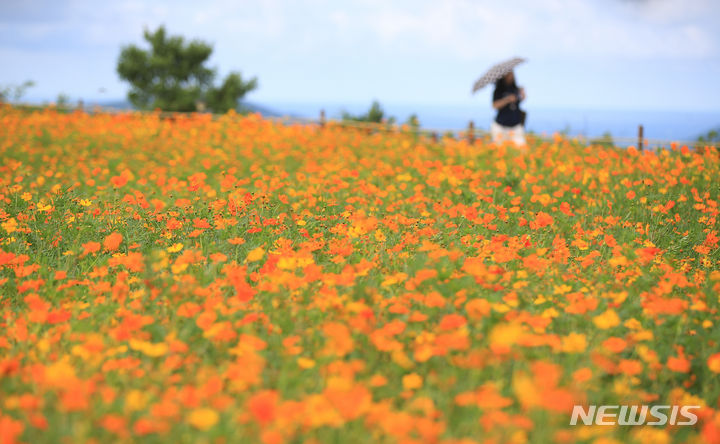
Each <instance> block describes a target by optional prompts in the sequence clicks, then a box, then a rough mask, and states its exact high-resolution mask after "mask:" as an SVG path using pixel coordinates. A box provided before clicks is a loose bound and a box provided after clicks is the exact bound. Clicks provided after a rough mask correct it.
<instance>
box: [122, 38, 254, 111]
mask: <svg viewBox="0 0 720 444" xmlns="http://www.w3.org/2000/svg"><path fill="white" fill-rule="evenodd" d="M144 36H145V40H146V41H147V42H148V43H149V44H150V49H148V50H144V49H141V48H138V47H137V46H135V45H127V46H124V47H123V48H122V51H121V52H120V58H119V60H118V64H117V72H118V75H120V78H122V79H123V80H126V81H127V82H129V83H130V85H131V89H130V91H129V92H128V99H129V100H130V102H131V103H132V104H133V105H134V106H135V107H136V108H139V109H156V108H160V109H162V110H164V111H197V110H198V108H199V107H200V108H204V107H207V109H209V110H211V111H214V112H219V113H224V112H226V111H228V110H230V109H235V108H236V107H237V105H238V101H239V100H240V99H241V98H242V97H244V96H245V94H247V93H248V92H250V91H252V90H254V89H256V88H257V79H256V78H252V79H250V80H248V81H244V80H243V79H242V76H241V75H240V73H237V72H232V73H230V74H229V75H228V76H227V77H226V78H225V81H224V82H222V84H221V85H220V86H217V87H216V86H214V85H213V83H214V80H215V77H216V75H217V73H216V70H215V69H212V68H208V67H207V66H205V64H206V62H207V60H208V58H209V57H210V54H212V46H210V45H209V44H207V43H205V42H202V41H200V40H192V41H190V42H187V43H186V42H185V39H184V38H183V37H180V36H168V35H167V33H166V31H165V28H164V27H163V26H161V27H160V28H158V29H157V30H156V31H155V32H150V31H148V30H145V32H144Z"/></svg>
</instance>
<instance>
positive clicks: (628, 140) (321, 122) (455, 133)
mask: <svg viewBox="0 0 720 444" xmlns="http://www.w3.org/2000/svg"><path fill="white" fill-rule="evenodd" d="M5 105H10V106H12V107H15V108H21V109H27V110H43V109H46V108H48V107H47V106H41V105H30V104H5ZM0 106H2V102H0ZM57 109H58V110H61V111H65V112H74V111H83V112H87V113H90V114H94V113H103V114H128V113H129V114H144V115H156V116H159V117H160V118H163V119H169V118H177V117H193V116H199V115H205V116H207V115H210V116H212V118H213V119H216V118H219V117H222V116H227V114H214V113H209V112H179V111H138V110H127V109H118V108H109V107H100V106H92V107H89V108H88V107H83V106H82V105H80V106H75V107H59V108H57ZM238 116H241V115H240V114H238ZM263 119H265V120H269V121H273V122H276V123H280V124H285V125H287V124H301V125H318V126H320V127H324V126H338V127H343V128H354V129H361V130H370V131H380V132H383V131H387V132H398V131H409V132H413V133H415V134H420V135H424V136H427V137H430V138H432V139H435V140H437V139H439V138H442V137H445V136H447V135H451V136H452V137H454V138H467V139H468V140H469V141H470V142H473V141H474V140H476V139H488V138H489V137H490V133H489V132H488V131H485V130H483V129H478V128H476V126H475V123H474V122H473V121H472V120H470V121H468V127H467V129H464V130H459V129H456V128H453V129H451V128H424V127H419V126H418V127H412V126H410V125H408V124H402V125H398V124H397V123H392V124H391V123H375V122H360V121H353V120H334V119H326V118H325V112H324V111H322V110H321V111H320V115H319V118H317V119H316V118H311V117H298V116H282V117H273V116H263ZM530 135H531V137H533V138H535V139H537V140H541V141H553V140H555V137H556V136H555V134H553V135H545V134H537V133H531V134H530ZM562 136H563V137H565V138H567V139H569V140H575V141H578V142H580V143H587V144H593V143H594V144H598V143H605V138H604V137H602V136H601V137H588V136H585V135H571V134H562ZM607 142H610V143H612V144H614V145H625V146H635V147H636V148H639V149H641V150H642V149H643V148H653V149H658V148H664V147H670V146H680V147H681V146H687V147H689V148H691V147H693V148H694V147H704V146H718V142H716V141H712V142H700V141H697V140H694V141H690V140H668V139H648V138H645V137H644V128H643V126H642V125H640V126H639V127H638V137H614V136H610V138H609V139H607Z"/></svg>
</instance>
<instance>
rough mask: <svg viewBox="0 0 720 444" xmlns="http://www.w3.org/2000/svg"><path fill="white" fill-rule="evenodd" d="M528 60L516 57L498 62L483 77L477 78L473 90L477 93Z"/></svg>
mask: <svg viewBox="0 0 720 444" xmlns="http://www.w3.org/2000/svg"><path fill="white" fill-rule="evenodd" d="M526 61H527V60H526V59H523V58H521V57H514V58H512V59H510V60H506V61H504V62H501V63H498V64H497V65H495V66H493V67H492V68H490V69H488V70H487V72H486V73H485V74H483V76H482V77H480V78H479V79H477V81H476V82H475V84H474V85H473V90H472V92H473V93H475V92H477V91H478V90H480V89H482V88H484V87H485V86H487V85H489V84H491V83H494V82H495V81H496V80H497V79H499V78H500V77H502V76H504V75H505V74H507V73H509V72H510V71H512V70H513V68H515V67H516V66H518V65H519V64H521V63H523V62H526Z"/></svg>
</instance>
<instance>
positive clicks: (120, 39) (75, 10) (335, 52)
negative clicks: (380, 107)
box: [0, 0, 720, 111]
mask: <svg viewBox="0 0 720 444" xmlns="http://www.w3.org/2000/svg"><path fill="white" fill-rule="evenodd" d="M718 17H720V1H717V0H683V1H681V0H644V1H643V0H507V1H482V0H477V1H470V0H443V1H425V0H413V1H400V0H398V1H394V0H384V1H383V0H378V1H375V0H364V1H342V0H335V1H330V0H327V1H325V0H297V1H291V0H288V1H282V0H258V1H247V2H246V1H225V0H219V1H204V2H198V1H197V0H193V1H178V0H175V1H171V0H155V1H143V0H125V1H122V0H121V1H114V2H113V1H110V2H107V3H106V4H103V3H101V2H97V1H89V0H55V1H47V0H28V1H14V2H13V1H9V0H0V60H2V65H3V67H2V69H1V70H0V86H5V85H9V84H18V83H21V82H23V81H24V80H26V79H32V80H34V81H35V82H36V84H37V85H36V86H35V87H34V88H32V89H31V90H30V91H29V92H28V97H29V98H31V99H54V98H55V97H57V95H58V94H59V93H65V94H67V95H69V96H70V97H71V98H72V99H73V100H76V99H78V98H83V99H84V100H86V101H91V100H99V99H100V100H103V99H117V98H123V97H124V96H125V93H126V91H127V85H126V84H124V83H122V82H121V81H120V80H119V78H118V77H117V75H116V73H115V66H116V62H117V57H118V54H119V52H120V47H121V45H123V44H127V43H135V44H143V41H142V32H143V29H144V28H145V27H148V28H150V29H154V28H155V27H156V26H158V25H161V24H165V25H166V27H167V29H168V31H169V32H170V33H171V34H181V35H183V36H186V37H188V38H199V39H201V40H205V41H207V42H210V43H212V44H213V45H214V48H215V51H214V53H213V57H212V59H211V65H213V66H216V67H218V68H219V72H220V74H221V75H222V74H224V73H227V72H228V71H230V70H237V71H241V72H242V74H243V75H247V76H257V77H258V79H259V84H260V87H259V89H258V90H256V91H254V92H252V93H251V94H249V95H248V96H247V99H249V100H251V101H254V102H257V103H268V104H272V103H288V102H291V103H292V102H298V103H302V102H313V103H368V104H369V102H370V101H371V100H372V99H379V100H380V101H381V102H382V103H403V104H452V105H478V104H486V103H487V102H488V101H489V97H490V94H491V91H489V90H484V91H481V92H480V93H478V94H477V95H475V96H472V95H471V94H470V89H471V86H472V84H473V82H474V81H475V79H476V78H477V77H479V76H480V75H481V74H482V72H483V71H484V70H485V69H486V68H487V67H489V66H490V65H492V64H493V63H495V62H497V61H500V60H503V59H505V58H509V57H512V56H516V55H518V56H523V57H527V58H528V59H529V61H528V63H526V64H525V65H522V66H520V67H518V68H517V70H516V77H517V79H518V83H519V84H521V85H523V86H525V88H526V90H527V93H528V100H527V102H526V106H528V107H544V108H585V109H589V108H591V109H643V110H676V111H677V110H698V111H700V110H702V111H718V110H720V82H719V81H718V79H720V27H719V26H718V25H717V19H718ZM101 88H104V90H105V92H100V90H101Z"/></svg>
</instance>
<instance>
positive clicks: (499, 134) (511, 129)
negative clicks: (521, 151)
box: [490, 120, 527, 146]
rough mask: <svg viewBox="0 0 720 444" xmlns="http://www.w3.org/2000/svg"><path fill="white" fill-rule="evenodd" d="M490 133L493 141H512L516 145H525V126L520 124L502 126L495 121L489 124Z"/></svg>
mask: <svg viewBox="0 0 720 444" xmlns="http://www.w3.org/2000/svg"><path fill="white" fill-rule="evenodd" d="M490 135H491V136H492V140H493V142H495V143H498V144H499V143H503V142H505V141H509V142H513V143H514V144H515V145H517V146H525V145H527V142H525V128H524V127H523V126H522V124H518V125H515V126H502V125H500V124H499V123H497V122H496V121H494V120H493V121H492V123H491V124H490Z"/></svg>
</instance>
